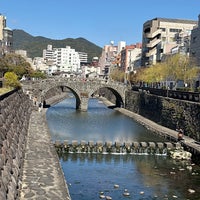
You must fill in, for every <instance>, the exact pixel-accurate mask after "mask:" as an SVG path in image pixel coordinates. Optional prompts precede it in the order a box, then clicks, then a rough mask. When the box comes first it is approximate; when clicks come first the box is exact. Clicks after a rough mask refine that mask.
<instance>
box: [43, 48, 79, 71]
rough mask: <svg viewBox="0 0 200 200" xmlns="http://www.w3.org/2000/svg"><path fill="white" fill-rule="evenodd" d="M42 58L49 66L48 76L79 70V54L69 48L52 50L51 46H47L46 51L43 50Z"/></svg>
mask: <svg viewBox="0 0 200 200" xmlns="http://www.w3.org/2000/svg"><path fill="white" fill-rule="evenodd" d="M43 58H44V60H45V61H46V64H47V65H48V66H49V74H52V73H54V72H70V73H76V72H78V71H79V70H80V58H79V53H78V52H76V51H75V49H71V47H70V46H66V47H65V48H52V45H48V46H47V49H45V50H43Z"/></svg>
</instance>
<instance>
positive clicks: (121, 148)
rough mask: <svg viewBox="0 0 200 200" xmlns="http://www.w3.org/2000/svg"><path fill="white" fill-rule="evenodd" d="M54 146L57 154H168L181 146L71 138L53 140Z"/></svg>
mask: <svg viewBox="0 0 200 200" xmlns="http://www.w3.org/2000/svg"><path fill="white" fill-rule="evenodd" d="M54 145H55V148H56V150H57V152H58V153H59V154H62V153H101V154H108V153H110V154H146V155H148V154H150V155H169V152H170V151H171V150H175V149H179V148H181V144H180V143H172V142H132V143H130V142H125V143H120V142H114V143H113V142H110V141H108V142H105V143H103V142H102V141H98V142H96V143H95V142H93V141H89V142H86V141H80V142H78V141H77V140H73V141H72V142H71V143H69V141H67V140H65V141H63V142H60V141H55V143H54Z"/></svg>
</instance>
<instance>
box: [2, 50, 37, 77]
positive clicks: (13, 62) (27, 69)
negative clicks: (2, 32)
mask: <svg viewBox="0 0 200 200" xmlns="http://www.w3.org/2000/svg"><path fill="white" fill-rule="evenodd" d="M3 60H4V63H5V64H6V66H7V71H10V72H14V73H15V74H16V75H17V76H18V78H19V79H21V77H22V76H23V75H24V74H28V75H30V74H31V73H33V71H34V70H33V69H32V68H31V65H30V63H28V62H27V61H26V60H25V59H24V58H23V57H22V56H20V55H17V54H14V53H11V54H6V55H5V56H4V58H3Z"/></svg>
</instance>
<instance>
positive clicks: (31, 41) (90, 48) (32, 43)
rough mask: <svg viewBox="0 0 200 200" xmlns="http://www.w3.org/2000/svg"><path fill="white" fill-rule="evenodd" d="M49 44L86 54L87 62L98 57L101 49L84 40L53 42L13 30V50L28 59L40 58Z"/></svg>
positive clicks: (70, 39)
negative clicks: (68, 47)
mask: <svg viewBox="0 0 200 200" xmlns="http://www.w3.org/2000/svg"><path fill="white" fill-rule="evenodd" d="M48 44H50V45H52V46H53V47H54V48H63V47H66V46H70V47H71V48H72V49H75V50H76V51H77V52H86V53H88V61H91V60H92V58H93V57H95V56H97V57H100V55H101V52H102V48H101V47H99V46H97V45H95V44H93V43H91V42H89V41H88V40H86V39H84V38H76V39H73V38H66V39H63V40H53V39H49V38H45V37H41V36H37V37H34V36H32V35H30V34H28V33H26V32H25V31H23V30H18V29H15V30H13V48H14V50H18V49H23V50H26V51H27V54H28V57H31V58H34V57H42V51H43V49H46V48H47V45H48Z"/></svg>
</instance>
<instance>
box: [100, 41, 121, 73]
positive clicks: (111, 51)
mask: <svg viewBox="0 0 200 200" xmlns="http://www.w3.org/2000/svg"><path fill="white" fill-rule="evenodd" d="M122 45H123V44H122V43H121V45H119V46H120V48H122ZM117 55H118V46H115V45H114V42H113V41H111V42H110V44H109V45H105V46H104V48H103V50H102V53H101V57H100V58H99V64H98V65H99V67H100V71H101V75H105V76H106V75H108V74H109V71H110V67H111V66H112V65H113V64H114V62H115V60H116V58H117Z"/></svg>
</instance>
